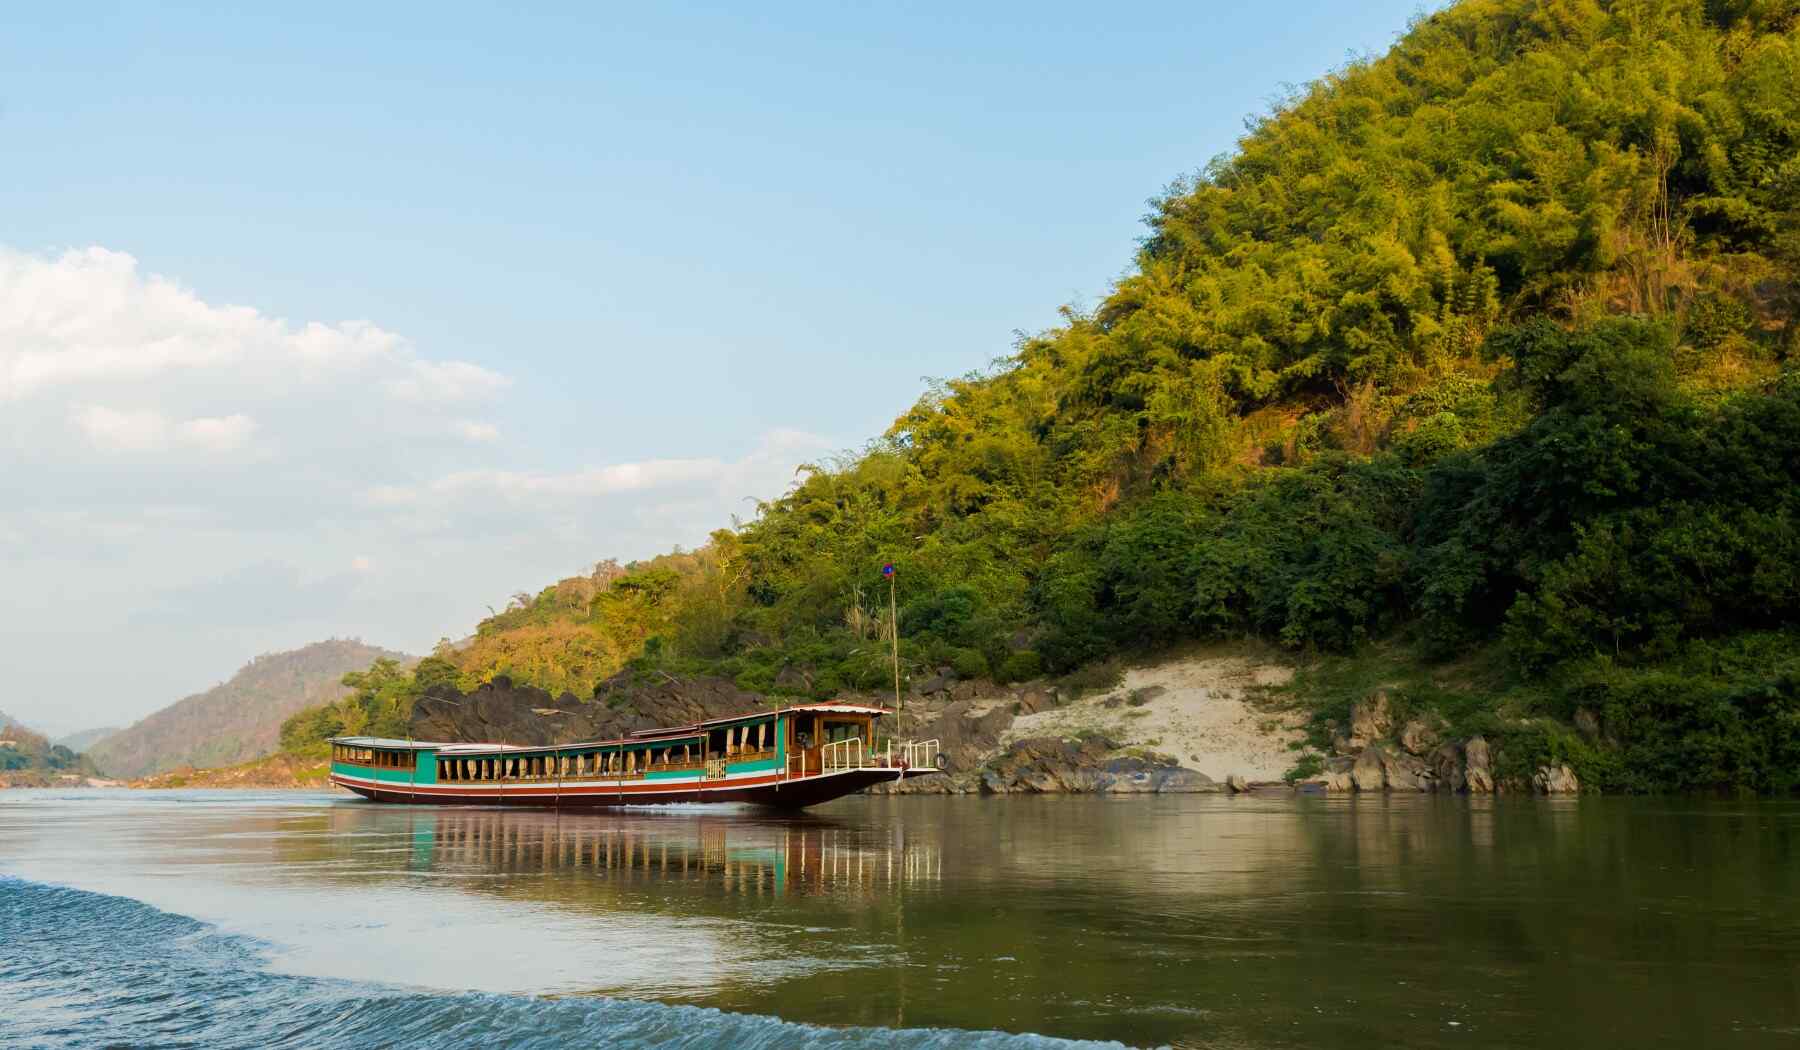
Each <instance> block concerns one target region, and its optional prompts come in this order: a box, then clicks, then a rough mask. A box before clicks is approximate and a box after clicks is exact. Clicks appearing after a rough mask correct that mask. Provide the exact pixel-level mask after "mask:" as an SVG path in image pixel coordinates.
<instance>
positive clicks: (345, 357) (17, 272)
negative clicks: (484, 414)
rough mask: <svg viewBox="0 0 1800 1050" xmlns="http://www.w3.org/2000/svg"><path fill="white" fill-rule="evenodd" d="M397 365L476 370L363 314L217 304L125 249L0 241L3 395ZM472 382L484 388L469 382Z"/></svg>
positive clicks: (11, 397) (464, 382)
mask: <svg viewBox="0 0 1800 1050" xmlns="http://www.w3.org/2000/svg"><path fill="white" fill-rule="evenodd" d="M373 362H389V363H390V366H391V367H392V366H398V370H400V371H401V372H402V373H403V374H404V373H406V372H410V371H411V369H412V368H413V367H415V366H424V367H426V368H427V370H430V369H434V368H435V369H445V368H448V369H449V370H450V371H451V372H452V373H455V372H457V371H458V370H459V369H469V370H473V372H475V373H482V374H483V375H484V376H485V377H487V378H486V379H485V380H484V382H486V384H487V388H488V389H492V388H493V387H494V381H495V380H497V379H498V377H494V376H492V375H491V373H486V372H485V370H483V369H480V368H479V367H477V366H475V365H462V364H460V363H458V362H450V363H447V364H434V363H431V362H421V361H417V360H416V359H414V358H413V357H412V355H411V351H410V350H409V349H408V348H407V347H406V345H405V342H404V340H402V339H400V337H399V336H396V335H394V334H393V333H391V332H385V331H383V330H381V329H380V328H377V327H376V326H374V325H372V324H369V323H367V322H363V321H348V322H344V323H341V324H319V323H313V324H307V325H303V326H301V327H299V328H295V327H294V326H292V325H289V324H288V323H287V322H285V321H283V320H281V319H279V318H273V317H265V316H263V315H262V314H261V313H259V312H258V311H256V310H255V309H252V308H250V307H246V306H216V305H213V304H210V303H207V302H205V301H203V300H201V299H200V298H199V297H198V296H196V295H195V294H194V293H193V292H191V291H189V290H187V289H185V288H183V287H181V286H180V285H178V284H176V283H175V282H173V281H170V280H169V279H167V278H165V277H161V276H159V275H156V274H144V273H140V272H139V270H138V265H137V260H136V259H134V258H132V257H131V256H130V255H127V254H125V253H123V252H115V251H109V250H107V249H105V248H84V249H79V250H72V251H67V252H64V253H62V254H61V255H58V256H56V257H54V258H46V257H43V256H38V255H32V254H28V253H22V252H16V251H11V250H3V249H0V401H6V400H11V401H17V400H21V399H23V398H27V397H31V396H34V395H43V394H45V393H48V392H53V391H57V390H67V389H70V388H76V387H81V386H83V385H91V384H96V383H101V384H118V383H126V382H141V381H145V380H153V379H157V378H159V377H167V376H172V375H178V374H182V373H209V372H210V373H217V372H219V371H222V370H245V369H252V370H257V371H260V372H263V373H270V372H273V373H274V375H275V376H278V377H280V378H289V377H291V375H292V371H291V370H292V369H295V368H301V369H305V370H307V371H309V372H317V371H319V370H321V369H334V368H337V369H341V368H355V367H358V366H366V365H368V364H370V363H373ZM460 382H461V385H463V386H464V387H470V388H473V387H475V386H478V385H479V384H475V383H471V381H470V380H469V379H467V378H464V379H462V380H461V381H460Z"/></svg>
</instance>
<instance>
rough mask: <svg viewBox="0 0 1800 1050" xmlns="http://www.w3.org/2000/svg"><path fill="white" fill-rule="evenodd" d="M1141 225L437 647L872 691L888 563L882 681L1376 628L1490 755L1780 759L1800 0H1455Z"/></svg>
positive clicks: (1789, 525)
mask: <svg viewBox="0 0 1800 1050" xmlns="http://www.w3.org/2000/svg"><path fill="white" fill-rule="evenodd" d="M1147 222H1148V227H1149V228H1148V232H1147V235H1146V236H1145V237H1144V239H1143V240H1142V242H1141V249H1140V251H1139V252H1138V255H1137V259H1136V264H1135V266H1134V268H1133V269H1132V271H1131V272H1130V273H1129V274H1128V275H1126V276H1125V277H1124V278H1122V279H1121V280H1120V282H1119V283H1118V285H1117V287H1116V288H1115V289H1114V291H1113V292H1112V293H1111V294H1110V295H1108V296H1107V297H1106V298H1105V299H1104V301H1102V302H1101V303H1100V304H1099V305H1098V306H1097V307H1096V308H1094V309H1093V310H1092V311H1078V310H1073V309H1071V310H1068V311H1066V313H1065V318H1066V320H1065V323H1064V324H1062V325H1061V326H1060V327H1058V328H1056V329H1053V330H1050V331H1047V332H1043V333H1040V334H1038V335H1035V336H1032V337H1029V338H1025V339H1023V340H1021V341H1020V342H1019V343H1018V344H1017V345H1016V346H1015V347H1014V348H1013V352H1012V353H1011V355H1010V356H1009V357H1007V358H1006V359H1005V360H1004V361H1003V362H1002V363H1001V364H999V365H998V366H996V367H995V368H993V369H991V370H990V371H986V372H982V373H978V374H972V375H969V376H965V377H963V378H960V379H954V380H949V381H946V382H942V383H939V384H936V385H934V386H933V387H932V388H931V389H929V390H928V391H927V392H926V394H925V396H924V397H922V398H921V399H920V400H919V401H918V403H917V404H915V405H914V406H913V407H912V408H910V409H908V410H907V411H905V412H904V413H903V414H902V415H901V416H900V417H899V418H898V419H897V420H896V421H895V423H894V425H893V426H892V427H891V428H890V429H889V430H888V432H887V433H886V434H884V435H882V436H881V437H880V438H879V439H877V440H875V441H874V442H872V443H871V444H870V445H869V446H868V447H867V448H866V449H865V450H863V451H862V452H860V453H858V454H855V455H850V456H847V457H845V458H843V459H842V460H841V461H837V462H832V463H827V464H821V465H817V466H815V467H813V468H811V469H809V470H808V471H807V472H806V473H805V475H804V477H803V480H802V481H801V482H800V483H799V484H798V485H797V486H796V487H795V488H794V489H793V490H792V491H791V492H789V493H787V494H785V495H783V496H781V497H779V498H777V499H774V500H773V501H771V502H769V503H767V504H764V505H763V506H762V507H761V510H760V513H759V515H758V516H757V518H756V519H755V520H754V521H752V522H750V523H749V524H747V525H745V526H743V527H741V528H737V529H731V530H722V531H720V532H718V533H715V534H714V536H713V538H712V540H711V542H710V543H709V544H708V545H707V546H705V547H704V548H703V549H701V550H699V551H696V552H691V553H677V554H675V555H670V556H667V557H664V558H660V559H656V560H653V561H651V562H647V563H642V564H636V565H631V566H625V567H620V566H617V565H613V564H611V563H606V564H603V565H602V566H601V568H600V569H599V570H597V571H596V572H595V573H594V574H593V575H592V576H591V577H577V578H574V579H570V580H565V581H562V582H561V583H559V584H557V585H555V586H553V587H550V588H547V589H545V590H544V591H542V592H541V593H538V594H536V595H530V594H521V595H520V596H518V597H517V598H516V599H515V601H514V603H513V605H512V606H511V607H510V608H509V609H507V610H506V611H505V612H503V613H501V614H499V615H497V616H495V617H493V618H491V619H489V620H487V621H485V622H483V623H482V624H481V625H480V628H479V630H478V632H477V634H476V636H475V638H474V640H473V642H472V643H471V644H470V645H469V646H467V647H466V648H463V649H460V650H455V651H452V650H449V649H446V650H445V651H444V652H442V653H440V660H439V661H436V662H434V664H433V674H434V675H435V676H437V677H438V678H439V679H442V678H444V677H445V676H446V675H449V676H450V677H454V678H457V679H458V681H459V682H460V683H461V684H462V685H463V686H464V687H467V686H469V685H470V684H472V683H474V682H478V681H483V680H486V679H488V678H491V677H492V676H494V675H496V674H500V673H505V674H507V675H509V676H511V678H512V679H513V680H514V681H516V682H525V683H533V684H538V685H541V686H544V687H545V688H548V689H550V690H552V691H554V692H561V691H563V690H569V691H573V692H575V693H576V694H577V695H578V696H587V695H590V694H591V692H592V690H593V688H594V685H595V683H597V682H598V681H600V680H601V679H602V678H604V677H605V676H606V675H608V674H610V673H612V672H614V671H616V670H618V669H619V668H621V667H622V666H627V665H635V666H637V667H640V668H643V669H645V670H653V669H654V670H663V671H671V672H675V671H684V670H686V671H698V670H709V671H716V672H722V673H725V674H728V675H731V676H733V677H735V678H736V679H737V681H738V682H739V683H740V684H741V685H745V686H748V687H751V688H756V689H761V690H774V691H778V692H781V691H786V692H809V693H813V694H816V695H827V694H830V693H832V692H834V691H837V690H839V689H844V688H857V687H862V688H875V687H879V686H880V685H881V684H882V683H883V681H884V680H885V678H886V676H887V674H888V670H887V664H886V659H887V657H886V648H885V646H884V645H883V644H880V641H881V639H882V638H883V637H884V634H885V632H886V631H887V630H888V629H889V625H888V624H887V623H886V606H887V593H886V586H885V584H884V582H883V579H882V577H881V575H880V567H881V565H882V564H883V562H885V561H892V562H894V563H895V564H896V565H897V566H898V570H899V579H900V581H901V595H902V598H901V601H902V606H901V610H900V624H899V631H900V638H901V649H902V655H903V659H904V661H905V663H906V665H907V668H908V673H909V674H917V673H919V672H920V671H921V670H923V669H926V668H934V667H938V666H946V665H947V666H951V667H954V668H955V669H956V670H957V671H958V672H959V673H961V674H963V675H964V676H981V675H985V676H989V677H994V678H998V679H1001V680H1017V679H1024V678H1031V677H1035V676H1039V675H1043V674H1055V673H1062V672H1067V671H1069V670H1071V669H1074V668H1077V667H1081V666H1083V665H1085V664H1088V663H1091V662H1093V661H1098V660H1104V659H1107V658H1109V657H1112V656H1114V655H1116V654H1120V653H1126V652H1140V651H1145V650H1153V649H1155V648H1156V647H1159V646H1165V645H1168V644H1172V643H1179V642H1183V641H1188V640H1205V639H1221V638H1239V637H1244V636H1254V637H1259V638H1263V639H1268V640H1270V641H1273V642H1276V643H1279V644H1281V645H1284V646H1287V647H1290V648H1291V649H1293V650H1294V651H1296V652H1297V653H1303V654H1320V655H1321V656H1322V657H1324V658H1326V662H1329V659H1330V658H1331V657H1330V654H1350V655H1351V656H1354V657H1355V658H1357V659H1362V658H1364V657H1365V656H1367V655H1368V654H1370V653H1375V654H1379V655H1380V656H1381V658H1382V659H1385V660H1388V661H1389V662H1390V665H1389V666H1388V667H1387V668H1386V669H1384V670H1381V671H1380V673H1379V674H1378V675H1377V678H1380V677H1382V676H1386V677H1387V678H1389V679H1391V680H1393V681H1399V682H1410V683H1415V684H1414V685H1410V686H1407V687H1406V688H1404V689H1402V690H1400V691H1399V692H1398V693H1397V698H1396V702H1397V703H1398V704H1399V705H1400V706H1401V707H1402V708H1405V709H1408V710H1411V711H1414V712H1418V713H1428V714H1430V715H1432V717H1435V718H1438V719H1441V720H1445V721H1447V722H1450V723H1453V724H1455V725H1456V726H1457V727H1458V728H1459V729H1460V730H1461V731H1465V732H1467V731H1479V732H1483V733H1488V734H1491V735H1493V736H1494V737H1497V738H1499V739H1500V740H1501V741H1502V748H1503V750H1504V751H1505V752H1506V753H1507V754H1509V755H1510V756H1512V758H1513V759H1514V760H1515V761H1516V762H1518V763H1522V764H1523V767H1524V768H1529V766H1530V765H1531V764H1533V763H1535V762H1537V761H1549V760H1556V761H1565V762H1569V763H1572V764H1573V765H1575V766H1576V767H1577V768H1578V771H1579V772H1580V773H1581V776H1582V780H1583V782H1584V783H1587V784H1590V785H1593V786H1598V787H1604V788H1609V789H1616V790H1648V789H1660V788H1671V787H1719V786H1725V787H1735V788H1748V789H1755V790H1783V789H1787V788H1791V787H1792V786H1793V785H1794V782H1795V779H1796V777H1800V696H1797V692H1800V641H1797V640H1796V619H1797V617H1800V572H1797V571H1796V569H1795V566H1796V565H1800V475H1797V471H1800V377H1797V376H1796V374H1795V367H1796V366H1795V361H1796V354H1797V351H1800V327H1797V325H1796V311H1797V309H1800V283H1797V281H1796V275H1797V274H1800V2H1797V0H1686V2H1683V0H1654V2H1652V0H1636V2H1624V0H1620V2H1614V3H1606V2H1595V0H1567V2H1563V0H1559V2H1542V3H1539V2H1530V0H1467V2H1464V3H1458V4H1454V5H1452V6H1450V7H1448V8H1447V9H1445V10H1443V11H1440V12H1438V13H1436V14H1433V15H1429V16H1426V17H1423V18H1421V19H1419V20H1418V21H1416V22H1415V23H1414V24H1413V25H1412V26H1411V27H1410V28H1409V29H1408V30H1407V31H1406V33H1405V35H1404V36H1403V37H1402V38H1401V39H1400V41H1399V42H1398V43H1397V44H1396V45H1395V46H1394V47H1393V48H1392V49H1391V50H1390V51H1389V52H1388V53H1387V54H1385V55H1383V56H1380V57H1376V58H1371V59H1368V60H1366V61H1358V62H1354V63H1352V64H1350V65H1348V66H1347V67H1345V68H1343V69H1341V70H1338V71H1337V72H1335V73H1331V74H1329V75H1327V76H1325V77H1323V78H1322V79H1321V80H1319V81H1318V82H1316V83H1314V84H1313V85H1311V86H1310V87H1308V88H1307V89H1305V90H1304V91H1301V92H1299V93H1297V94H1296V95H1295V96H1294V97H1293V98H1292V99H1290V100H1289V101H1288V102H1286V103H1285V104H1282V105H1280V106H1279V107H1277V108H1276V109H1275V110H1274V111H1272V112H1271V113H1269V114H1267V115H1266V116H1264V117H1262V118H1260V119H1258V120H1257V121H1255V122H1254V124H1253V125H1252V127H1251V128H1250V130H1249V131H1248V132H1247V134H1246V135H1245V137H1244V138H1243V139H1242V140H1241V142H1240V143H1239V146H1238V149H1237V150H1236V152H1235V153H1233V154H1231V155H1230V156H1227V157H1225V158H1222V159H1220V160H1217V161H1215V162H1213V163H1212V164H1211V165H1210V166H1209V167H1207V168H1206V169H1205V170H1204V171H1203V172H1201V173H1199V174H1197V175H1195V176H1192V177H1190V178H1186V179H1183V180H1180V181H1178V182H1177V183H1175V184H1174V185H1173V186H1171V187H1170V188H1169V189H1168V190H1167V191H1166V192H1165V193H1163V194H1162V195H1161V196H1159V197H1158V198H1156V199H1155V200H1154V201H1153V204H1152V211H1151V214H1150V216H1149V217H1148V219H1147ZM1346 658H1348V657H1346ZM1452 672H1454V673H1452ZM1303 685H1304V682H1303ZM382 688H383V689H384V690H385V692H384V693H383V694H382V695H384V696H386V697H388V701H384V702H387V703H389V707H390V708H393V709H396V710H397V709H398V708H399V707H400V706H403V701H404V698H405V697H406V696H407V695H410V694H409V693H408V690H409V689H414V688H415V687H409V686H407V685H406V684H405V683H404V682H395V681H388V682H386V684H384V685H383V687H382ZM415 691H416V689H415ZM1302 692H1303V693H1304V689H1303V690H1302ZM371 695H373V694H371ZM1346 695H1347V694H1342V693H1338V692H1333V691H1332V690H1331V689H1327V688H1324V687H1321V688H1320V689H1319V690H1317V691H1315V692H1313V693H1311V694H1307V697H1308V700H1307V702H1310V703H1314V704H1316V706H1317V711H1316V719H1315V723H1314V726H1315V740H1323V739H1324V737H1325V734H1327V733H1328V732H1329V730H1330V727H1331V725H1332V723H1333V722H1334V721H1340V722H1341V720H1342V718H1343V715H1344V714H1345V709H1346V708H1347V705H1348V699H1346ZM1578 712H1579V713H1582V714H1583V717H1582V718H1581V719H1577V717H1576V716H1577V714H1578ZM1578 720H1579V721H1581V722H1582V724H1583V727H1584V729H1585V731H1584V732H1577V730H1576V729H1575V728H1573V726H1574V723H1575V722H1576V721H1578Z"/></svg>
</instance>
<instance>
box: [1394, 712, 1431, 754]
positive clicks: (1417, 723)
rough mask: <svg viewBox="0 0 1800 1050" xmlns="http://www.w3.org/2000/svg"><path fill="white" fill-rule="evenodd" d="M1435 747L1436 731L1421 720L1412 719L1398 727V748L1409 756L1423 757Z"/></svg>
mask: <svg viewBox="0 0 1800 1050" xmlns="http://www.w3.org/2000/svg"><path fill="white" fill-rule="evenodd" d="M1437 745H1438V734H1437V730H1436V729H1433V728H1432V727H1431V725H1430V723H1428V722H1426V721H1425V720H1424V719H1422V718H1414V719H1412V720H1410V721H1408V722H1407V723H1406V724H1405V725H1404V726H1401V727H1400V746H1401V747H1402V748H1403V749H1405V751H1406V753H1407V754H1409V755H1423V754H1424V753H1426V752H1427V751H1430V750H1431V749H1432V748H1434V747H1436V746H1437Z"/></svg>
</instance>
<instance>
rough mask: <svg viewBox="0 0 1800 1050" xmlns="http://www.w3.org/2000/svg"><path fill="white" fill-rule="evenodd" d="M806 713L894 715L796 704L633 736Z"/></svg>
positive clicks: (869, 708) (832, 705)
mask: <svg viewBox="0 0 1800 1050" xmlns="http://www.w3.org/2000/svg"><path fill="white" fill-rule="evenodd" d="M805 711H810V712H813V713H815V714H826V715H875V716H880V715H886V714H892V713H893V712H891V711H889V710H888V709H887V708H885V707H875V706H872V705H870V704H844V703H835V702H834V703H823V704H795V705H794V706H792V707H781V708H776V709H775V710H773V711H752V712H750V713H749V714H743V715H731V716H729V717H726V718H712V719H708V720H707V721H705V722H690V723H688V724H687V725H684V726H677V727H675V728H673V729H643V730H639V731H638V732H636V733H633V734H631V735H632V737H633V738H634V739H635V738H637V737H645V736H652V735H660V734H663V733H674V732H687V733H692V732H695V731H698V730H704V729H716V728H718V727H719V726H728V725H734V724H736V723H738V722H756V721H761V720H762V719H765V718H769V717H771V716H774V715H786V714H798V713H800V712H805Z"/></svg>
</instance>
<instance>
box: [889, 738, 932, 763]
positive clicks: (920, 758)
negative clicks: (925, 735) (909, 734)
mask: <svg viewBox="0 0 1800 1050" xmlns="http://www.w3.org/2000/svg"><path fill="white" fill-rule="evenodd" d="M942 753H943V749H942V748H941V747H939V746H938V742H937V739H936V738H935V737H934V738H932V739H930V740H908V741H907V742H906V743H904V744H901V745H900V761H901V762H902V763H903V764H904V765H905V766H906V768H907V769H936V768H937V764H938V756H939V755H941V754H942ZM888 764H889V765H892V764H893V761H892V758H891V757H890V759H889V763H888Z"/></svg>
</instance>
